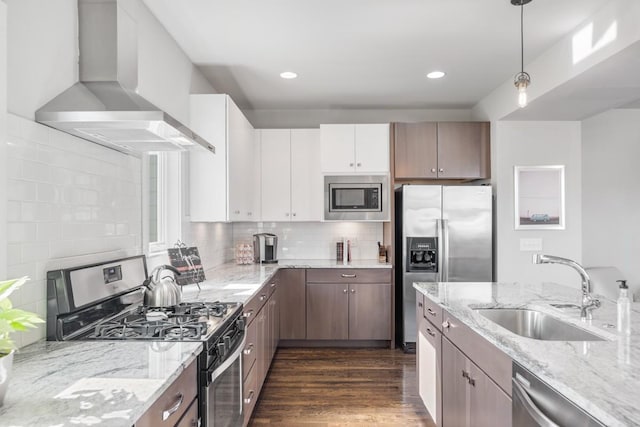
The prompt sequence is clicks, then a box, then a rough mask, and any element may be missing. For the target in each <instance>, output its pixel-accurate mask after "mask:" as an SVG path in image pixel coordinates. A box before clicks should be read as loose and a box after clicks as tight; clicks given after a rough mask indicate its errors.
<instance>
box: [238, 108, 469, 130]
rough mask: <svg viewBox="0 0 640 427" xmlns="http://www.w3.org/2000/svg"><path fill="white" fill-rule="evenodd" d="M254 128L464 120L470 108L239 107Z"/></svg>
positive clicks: (467, 116) (467, 118)
mask: <svg viewBox="0 0 640 427" xmlns="http://www.w3.org/2000/svg"><path fill="white" fill-rule="evenodd" d="M243 113H244V114H245V116H246V117H247V119H249V121H250V122H251V124H252V125H253V127H254V128H256V129H289V128H317V127H320V124H322V123H388V122H426V121H468V120H471V110H464V109H459V110H447V109H443V110H420V109H402V110H401V109H391V110H390V109H378V110H355V109H351V110H345V109H333V110H243Z"/></svg>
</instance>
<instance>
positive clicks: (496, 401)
mask: <svg viewBox="0 0 640 427" xmlns="http://www.w3.org/2000/svg"><path fill="white" fill-rule="evenodd" d="M470 365H471V366H470V370H469V376H470V382H469V387H470V388H471V393H470V399H469V415H470V419H471V424H472V425H473V426H474V427H476V426H477V427H494V426H504V427H509V426H511V398H509V396H507V394H506V393H505V392H503V391H502V390H501V389H500V387H498V386H497V385H496V383H494V382H493V381H492V380H491V379H490V378H489V377H488V376H487V375H486V374H485V373H484V372H482V371H481V370H480V368H478V367H477V366H476V365H475V364H474V363H471V364H470Z"/></svg>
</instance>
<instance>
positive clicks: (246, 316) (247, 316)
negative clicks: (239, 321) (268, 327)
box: [242, 310, 253, 319]
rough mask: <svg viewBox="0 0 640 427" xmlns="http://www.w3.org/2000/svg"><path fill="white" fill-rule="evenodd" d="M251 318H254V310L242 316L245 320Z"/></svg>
mask: <svg viewBox="0 0 640 427" xmlns="http://www.w3.org/2000/svg"><path fill="white" fill-rule="evenodd" d="M251 316H253V310H249V311H246V312H245V313H244V314H243V315H242V317H244V318H245V319H248V318H249V317H251Z"/></svg>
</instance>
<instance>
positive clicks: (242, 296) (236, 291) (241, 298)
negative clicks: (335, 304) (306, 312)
mask: <svg viewBox="0 0 640 427" xmlns="http://www.w3.org/2000/svg"><path fill="white" fill-rule="evenodd" d="M391 267H392V266H391V264H390V263H379V262H378V261H377V260H354V261H351V262H350V263H348V264H343V263H342V262H337V261H335V260H318V259H295V260H293V259H287V260H280V261H279V262H278V264H262V265H259V264H248V265H237V264H235V263H230V262H229V263H226V264H222V265H219V266H217V267H214V268H212V269H210V270H207V271H206V272H205V276H206V278H207V280H205V281H204V282H202V283H200V289H198V287H197V286H196V285H186V286H183V288H182V299H183V300H184V301H207V302H213V301H224V302H241V303H246V302H247V301H249V300H250V299H251V298H252V297H253V295H255V294H256V293H257V291H258V289H259V288H260V287H261V286H262V285H263V284H264V283H265V282H266V281H267V280H269V279H270V278H271V277H272V276H273V275H274V274H275V272H276V271H278V269H280V268H391Z"/></svg>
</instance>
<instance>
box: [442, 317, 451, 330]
mask: <svg viewBox="0 0 640 427" xmlns="http://www.w3.org/2000/svg"><path fill="white" fill-rule="evenodd" d="M442 327H443V328H445V329H449V328H450V327H451V322H449V319H447V320H445V321H444V322H442Z"/></svg>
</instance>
